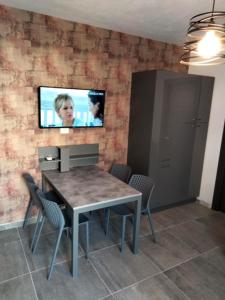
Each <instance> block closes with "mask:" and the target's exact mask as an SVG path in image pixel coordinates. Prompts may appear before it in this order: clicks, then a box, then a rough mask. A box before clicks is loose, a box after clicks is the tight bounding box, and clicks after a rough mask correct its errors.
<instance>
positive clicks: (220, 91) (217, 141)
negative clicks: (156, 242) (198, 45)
mask: <svg viewBox="0 0 225 300" xmlns="http://www.w3.org/2000/svg"><path fill="white" fill-rule="evenodd" d="M189 73H192V74H199V75H208V76H213V77H215V83H214V90H213V99H212V106H211V113H210V119H209V128H208V136H207V142H206V150H205V158H204V165H203V173H202V182H201V188H200V195H199V200H201V201H203V202H205V204H206V205H208V206H210V207H211V204H212V199H213V193H214V186H215V180H216V173H217V166H218V160H219V154H220V147H221V140H222V134H223V126H224V119H225V65H219V66H213V67H210V66H208V67H206V66H205V67H204V66H202V67H194V66H191V67H190V68H189Z"/></svg>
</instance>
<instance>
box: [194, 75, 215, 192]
mask: <svg viewBox="0 0 225 300" xmlns="http://www.w3.org/2000/svg"><path fill="white" fill-rule="evenodd" d="M213 85H214V78H213V77H201V93H200V100H199V106H198V114H197V118H196V122H195V129H196V130H195V143H194V150H193V159H192V167H191V178H190V186H189V197H195V198H196V197H198V195H199V192H200V185H201V177H202V167H203V162H204V153H205V145H206V139H207V131H208V121H209V114H210V108H211V101H212V93H213Z"/></svg>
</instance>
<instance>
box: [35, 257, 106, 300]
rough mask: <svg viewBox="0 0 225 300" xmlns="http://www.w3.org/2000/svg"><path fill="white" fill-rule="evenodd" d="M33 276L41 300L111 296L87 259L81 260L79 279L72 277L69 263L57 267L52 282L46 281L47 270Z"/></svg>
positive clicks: (88, 299) (92, 298)
mask: <svg viewBox="0 0 225 300" xmlns="http://www.w3.org/2000/svg"><path fill="white" fill-rule="evenodd" d="M32 276H33V280H34V284H35V287H36V290H37V294H38V299H39V300H53V299H54V300H62V299H66V300H78V299H81V300H86V299H87V300H94V299H96V300H97V299H99V298H103V297H105V296H107V294H109V292H108V291H107V290H106V288H105V286H104V285H103V283H102V282H101V280H100V279H99V278H98V276H97V274H96V272H95V271H94V269H93V268H92V266H91V265H90V263H89V262H88V261H87V260H86V259H85V258H81V259H80V260H79V276H78V278H73V277H72V276H71V274H70V272H69V266H68V264H67V263H64V264H60V265H56V266H55V268H54V270H53V274H52V278H51V280H50V281H48V280H47V279H46V276H47V270H42V271H38V272H34V273H33V274H32Z"/></svg>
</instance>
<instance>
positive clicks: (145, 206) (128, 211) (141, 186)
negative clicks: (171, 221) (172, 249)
mask: <svg viewBox="0 0 225 300" xmlns="http://www.w3.org/2000/svg"><path fill="white" fill-rule="evenodd" d="M129 185H130V186H131V187H133V188H135V189H136V190H138V191H139V192H141V193H142V206H141V213H142V214H144V215H147V217H148V220H149V225H150V228H151V230H152V237H153V241H154V242H156V238H155V232H154V226H153V221H152V218H151V213H150V200H151V195H152V192H153V190H154V187H155V185H154V182H153V181H152V179H151V178H150V177H147V176H144V175H133V176H132V177H131V179H130V181H129ZM110 210H112V211H113V212H114V213H115V214H117V215H119V216H121V217H122V228H121V247H120V250H121V252H123V249H124V239H125V230H126V220H127V217H132V219H133V221H134V216H135V215H134V209H133V207H132V206H128V205H126V204H122V205H117V206H113V207H111V208H107V209H105V232H106V235H108V232H109V219H110Z"/></svg>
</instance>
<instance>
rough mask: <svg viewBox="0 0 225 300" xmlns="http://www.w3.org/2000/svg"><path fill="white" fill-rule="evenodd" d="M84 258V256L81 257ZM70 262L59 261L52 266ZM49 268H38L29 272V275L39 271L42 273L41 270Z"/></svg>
mask: <svg viewBox="0 0 225 300" xmlns="http://www.w3.org/2000/svg"><path fill="white" fill-rule="evenodd" d="M83 256H84V255H83ZM83 256H80V257H79V258H81V257H83ZM69 261H70V260H69V259H65V260H63V261H60V262H56V263H55V264H54V266H57V265H61V264H65V263H66V262H69ZM48 268H49V266H47V267H41V268H38V269H35V270H33V271H30V273H31V274H33V273H37V272H40V271H43V270H47V269H48Z"/></svg>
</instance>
